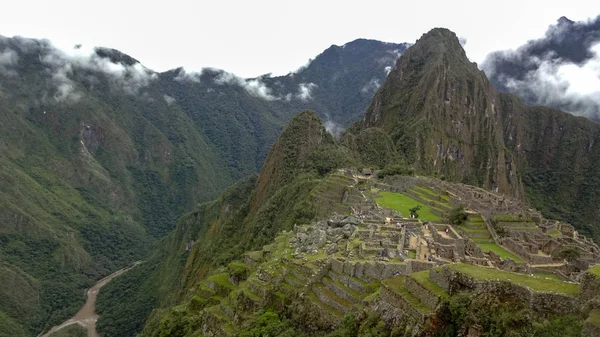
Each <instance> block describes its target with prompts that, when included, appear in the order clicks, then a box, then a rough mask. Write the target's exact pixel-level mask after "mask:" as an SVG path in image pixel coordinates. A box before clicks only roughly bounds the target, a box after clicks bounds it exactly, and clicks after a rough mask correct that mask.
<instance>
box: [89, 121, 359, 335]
mask: <svg viewBox="0 0 600 337" xmlns="http://www.w3.org/2000/svg"><path fill="white" fill-rule="evenodd" d="M352 163H353V160H352V158H351V157H350V156H349V155H348V154H347V151H345V150H344V149H343V148H340V147H339V146H338V145H336V144H335V142H334V139H333V136H332V135H331V134H330V133H328V132H327V131H326V130H325V128H324V126H323V125H322V123H321V121H320V119H319V118H318V117H317V115H316V114H315V113H314V112H312V111H304V112H301V113H300V114H298V115H297V116H295V117H294V118H293V119H292V120H291V121H290V122H289V123H288V125H287V126H286V127H285V128H284V129H283V131H282V133H281V135H280V136H279V138H278V140H277V141H276V142H275V144H273V146H272V148H271V151H270V152H269V156H268V157H267V159H266V160H265V164H264V165H263V168H262V170H261V172H260V175H259V176H258V178H257V177H250V178H248V179H245V180H243V181H241V182H239V183H238V184H236V185H234V186H233V187H231V188H230V189H228V190H227V191H226V192H224V193H223V195H222V196H221V197H220V198H219V199H217V200H215V201H212V202H208V203H204V204H201V205H199V206H198V207H197V208H196V209H194V210H193V211H192V212H190V213H188V214H186V215H185V216H183V217H182V218H181V219H180V220H179V222H178V226H177V229H176V230H175V232H174V233H173V234H171V235H170V236H169V237H168V238H167V239H166V240H165V241H164V242H163V243H161V245H159V246H158V247H157V248H156V249H155V250H153V253H152V254H151V256H152V261H153V263H151V264H152V265H155V266H156V268H155V269H153V270H147V271H146V272H145V273H138V274H133V273H132V274H130V275H125V276H124V277H123V280H122V281H121V283H117V282H116V283H114V284H109V285H107V286H106V288H105V290H103V293H101V294H100V297H99V304H100V306H101V307H103V308H105V309H103V310H104V311H105V312H108V313H110V314H109V315H107V316H104V317H103V316H101V318H100V321H99V327H100V329H101V331H102V333H103V334H104V335H105V336H107V337H110V336H122V335H123V334H124V333H126V332H127V331H131V329H132V328H131V327H132V326H138V327H139V326H140V325H141V324H142V323H143V321H144V320H145V318H146V317H145V316H142V315H138V314H136V315H135V316H137V317H138V319H137V320H127V321H119V320H118V319H117V317H121V316H122V315H121V314H115V313H139V312H140V311H143V310H149V308H151V307H153V306H154V307H156V309H155V310H154V311H153V313H152V314H151V315H150V318H149V320H148V322H147V326H148V327H149V328H148V329H152V327H156V326H158V325H160V324H162V321H164V320H165V319H166V318H169V317H170V316H171V315H172V314H173V313H172V312H171V310H170V306H174V305H176V304H178V303H179V302H180V301H181V300H182V299H184V298H187V297H188V296H189V294H190V289H196V288H197V287H198V283H199V282H200V281H201V280H202V279H203V277H205V276H206V275H208V274H209V273H210V272H214V270H215V268H218V267H219V266H223V265H225V264H227V263H229V262H230V261H232V260H233V259H236V258H239V257H240V256H241V255H242V254H243V253H244V252H246V251H250V250H255V249H258V248H260V247H262V246H263V245H265V244H268V243H269V242H270V241H271V240H273V238H274V237H275V236H276V235H277V233H278V232H280V231H281V230H290V229H292V228H293V226H294V225H295V224H302V223H307V222H310V221H311V220H312V219H314V218H315V217H316V216H317V215H318V213H319V212H317V207H316V203H317V202H320V201H319V200H318V199H317V198H316V196H315V194H314V193H313V191H314V190H315V187H316V186H318V185H319V184H320V183H321V182H322V180H323V177H324V176H326V175H327V174H329V173H331V172H332V171H334V170H335V169H336V168H338V167H344V166H348V165H352ZM344 192H345V191H344V190H343V189H341V188H340V189H339V190H337V191H336V193H337V198H338V199H339V200H341V199H342V196H343V195H344ZM321 206H322V207H320V208H319V209H320V211H321V212H323V210H322V209H323V208H327V207H336V206H335V205H332V206H327V205H321ZM327 213H328V212H327ZM166 270H168V272H165V271H166ZM159 287H162V288H161V289H159ZM125 289H126V290H125ZM123 292H126V293H127V294H128V296H127V297H121V295H119V294H122V293H123ZM111 294H112V295H111ZM148 296H150V297H151V302H152V304H149V303H150V302H145V301H140V298H147V297H148ZM140 305H141V306H143V308H140ZM128 317H131V316H130V315H128ZM165 317H166V318H165Z"/></svg>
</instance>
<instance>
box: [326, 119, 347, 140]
mask: <svg viewBox="0 0 600 337" xmlns="http://www.w3.org/2000/svg"><path fill="white" fill-rule="evenodd" d="M323 125H324V126H325V130H327V131H328V132H329V133H331V134H332V135H333V136H334V137H335V138H336V139H338V140H339V139H340V136H341V135H342V133H343V132H344V127H342V126H341V125H340V124H337V123H336V122H334V121H333V120H332V119H331V116H329V115H325V123H323Z"/></svg>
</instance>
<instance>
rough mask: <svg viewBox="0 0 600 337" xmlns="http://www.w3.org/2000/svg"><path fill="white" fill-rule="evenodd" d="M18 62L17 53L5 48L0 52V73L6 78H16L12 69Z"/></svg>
mask: <svg viewBox="0 0 600 337" xmlns="http://www.w3.org/2000/svg"><path fill="white" fill-rule="evenodd" d="M18 62H19V56H18V55H17V53H16V52H15V51H14V50H12V49H10V48H5V49H3V50H0V73H1V74H3V75H7V76H16V75H17V73H16V71H15V70H14V69H12V68H13V67H15V66H16V65H17V63H18Z"/></svg>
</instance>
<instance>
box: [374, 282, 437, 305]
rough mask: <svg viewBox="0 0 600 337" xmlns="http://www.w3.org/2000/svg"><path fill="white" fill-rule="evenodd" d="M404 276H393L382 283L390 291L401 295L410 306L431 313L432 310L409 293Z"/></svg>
mask: <svg viewBox="0 0 600 337" xmlns="http://www.w3.org/2000/svg"><path fill="white" fill-rule="evenodd" d="M405 282H406V276H395V277H391V278H388V279H385V280H383V284H384V285H386V286H387V287H388V288H389V289H390V290H391V291H393V292H395V293H396V294H398V295H400V296H402V298H404V299H405V300H406V301H407V302H408V303H410V305H411V306H413V307H414V308H415V309H417V310H419V311H420V312H422V313H426V314H427V313H431V312H432V310H431V309H430V308H428V307H427V306H425V305H424V304H423V303H422V302H421V301H420V300H419V299H418V298H416V297H415V296H414V295H413V294H411V293H410V292H409V291H408V289H406V286H405Z"/></svg>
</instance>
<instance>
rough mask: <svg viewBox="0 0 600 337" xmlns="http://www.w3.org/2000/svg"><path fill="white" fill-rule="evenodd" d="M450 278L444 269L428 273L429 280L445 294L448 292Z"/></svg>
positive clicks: (432, 270)
mask: <svg viewBox="0 0 600 337" xmlns="http://www.w3.org/2000/svg"><path fill="white" fill-rule="evenodd" d="M450 277H451V274H450V272H449V271H448V270H447V269H446V268H442V269H439V270H438V269H431V270H430V271H429V279H430V280H431V281H433V282H434V283H435V284H437V285H439V286H440V287H441V288H442V289H444V290H445V291H446V292H450Z"/></svg>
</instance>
